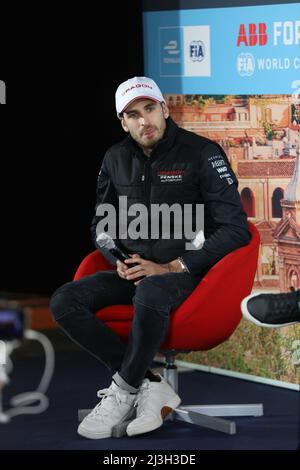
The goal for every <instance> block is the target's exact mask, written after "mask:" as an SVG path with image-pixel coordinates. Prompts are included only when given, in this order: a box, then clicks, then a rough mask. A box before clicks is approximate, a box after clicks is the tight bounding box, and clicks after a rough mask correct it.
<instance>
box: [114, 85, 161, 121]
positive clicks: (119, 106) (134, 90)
mask: <svg viewBox="0 0 300 470" xmlns="http://www.w3.org/2000/svg"><path fill="white" fill-rule="evenodd" d="M138 98H149V99H150V100H154V101H158V102H160V103H162V102H163V103H165V99H164V97H163V95H162V92H161V91H160V89H159V88H158V86H157V85H156V83H155V82H154V81H153V80H152V79H151V78H148V77H134V78H129V80H126V82H123V83H121V85H119V86H118V88H117V91H116V110H117V114H118V116H120V114H121V113H122V112H123V111H124V109H125V108H127V106H128V105H129V104H130V103H132V102H133V101H134V100H136V99H138Z"/></svg>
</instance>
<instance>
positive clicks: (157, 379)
mask: <svg viewBox="0 0 300 470" xmlns="http://www.w3.org/2000/svg"><path fill="white" fill-rule="evenodd" d="M145 379H149V380H150V382H160V377H159V376H158V375H155V374H153V372H151V370H147V372H146V374H145Z"/></svg>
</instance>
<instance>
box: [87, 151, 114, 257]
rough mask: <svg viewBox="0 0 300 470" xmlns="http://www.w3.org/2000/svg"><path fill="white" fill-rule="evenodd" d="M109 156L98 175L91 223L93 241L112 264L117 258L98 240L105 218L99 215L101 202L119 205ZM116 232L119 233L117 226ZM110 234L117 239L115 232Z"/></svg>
mask: <svg viewBox="0 0 300 470" xmlns="http://www.w3.org/2000/svg"><path fill="white" fill-rule="evenodd" d="M107 158H108V154H106V155H105V156H104V159H103V162H102V165H101V169H100V172H99V175H98V180H97V190H96V206H95V214H94V217H93V219H92V224H91V235H92V240H93V243H94V245H95V246H96V248H97V249H98V250H100V251H101V253H102V254H103V255H104V256H105V257H106V258H107V259H108V261H109V262H110V263H111V264H115V258H114V257H113V256H112V255H111V254H110V252H109V251H108V250H107V249H105V248H100V247H99V245H98V243H97V240H96V239H97V225H98V224H99V222H101V220H103V218H104V216H100V215H97V209H99V206H100V205H101V204H111V205H112V207H114V208H115V210H117V207H118V204H117V201H118V198H117V194H116V191H115V188H114V185H113V183H112V181H111V178H110V175H109V170H108V166H107ZM117 220H118V216H117V217H116V220H115V223H116V221H117ZM106 230H107V229H106ZM116 233H118V232H117V227H116ZM110 235H111V236H112V238H113V239H114V240H115V236H114V235H113V234H110Z"/></svg>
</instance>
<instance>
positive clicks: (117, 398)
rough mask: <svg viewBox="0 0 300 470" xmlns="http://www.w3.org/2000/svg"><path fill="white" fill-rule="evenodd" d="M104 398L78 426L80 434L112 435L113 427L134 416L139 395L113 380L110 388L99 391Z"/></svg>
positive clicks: (99, 394) (89, 435) (92, 436)
mask: <svg viewBox="0 0 300 470" xmlns="http://www.w3.org/2000/svg"><path fill="white" fill-rule="evenodd" d="M97 396H98V397H102V400H101V401H100V403H98V405H96V406H95V408H94V409H93V410H92V411H91V412H90V413H89V414H88V415H87V416H86V417H85V418H84V420H83V421H82V422H81V423H80V425H79V426H78V434H80V435H81V436H84V437H87V438H89V439H103V438H105V437H111V435H112V429H113V427H114V426H116V425H117V424H121V423H123V422H124V421H126V420H127V419H130V418H131V417H133V416H134V413H135V408H134V406H133V405H134V402H135V400H136V397H137V395H133V394H130V393H129V392H127V391H126V390H123V389H122V388H120V387H118V385H117V384H115V382H112V384H111V386H110V387H109V388H104V389H103V390H99V391H98V392H97Z"/></svg>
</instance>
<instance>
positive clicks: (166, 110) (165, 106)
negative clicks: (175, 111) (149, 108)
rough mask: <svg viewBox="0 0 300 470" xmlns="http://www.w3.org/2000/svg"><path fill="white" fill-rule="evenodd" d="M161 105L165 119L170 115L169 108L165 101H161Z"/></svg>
mask: <svg viewBox="0 0 300 470" xmlns="http://www.w3.org/2000/svg"><path fill="white" fill-rule="evenodd" d="M161 107H162V110H163V115H164V118H165V119H167V118H168V117H169V116H170V110H169V108H168V106H167V105H166V103H162V104H161Z"/></svg>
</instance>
